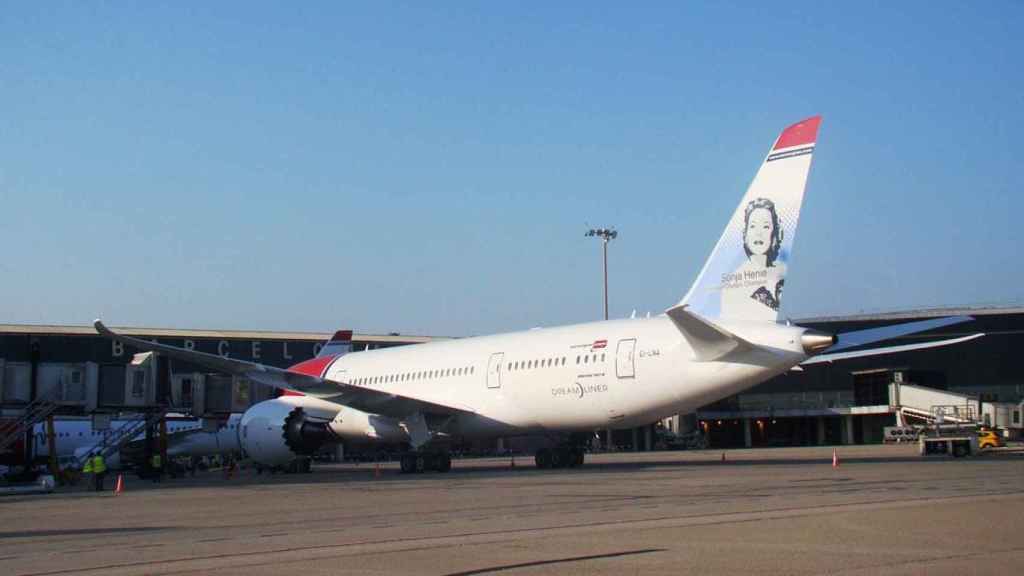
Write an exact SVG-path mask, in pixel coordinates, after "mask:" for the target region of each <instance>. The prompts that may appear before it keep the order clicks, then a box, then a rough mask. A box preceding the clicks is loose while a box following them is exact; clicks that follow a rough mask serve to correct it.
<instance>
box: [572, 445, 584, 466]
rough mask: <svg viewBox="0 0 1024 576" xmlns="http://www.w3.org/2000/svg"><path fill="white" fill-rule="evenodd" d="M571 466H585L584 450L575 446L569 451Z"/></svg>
mask: <svg viewBox="0 0 1024 576" xmlns="http://www.w3.org/2000/svg"><path fill="white" fill-rule="evenodd" d="M569 466H570V467H572V468H578V467H580V466H583V450H581V449H579V448H574V449H573V450H572V451H571V452H570V453H569Z"/></svg>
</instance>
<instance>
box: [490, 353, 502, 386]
mask: <svg viewBox="0 0 1024 576" xmlns="http://www.w3.org/2000/svg"><path fill="white" fill-rule="evenodd" d="M504 358H505V353H504V352H498V353H495V354H491V360H490V362H488V363H487V387H488V388H501V363H502V361H503V360H504Z"/></svg>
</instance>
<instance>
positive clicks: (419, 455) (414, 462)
mask: <svg viewBox="0 0 1024 576" xmlns="http://www.w3.org/2000/svg"><path fill="white" fill-rule="evenodd" d="M401 464H402V474H419V473H421V472H426V471H428V470H433V471H436V472H448V471H449V470H451V469H452V457H451V455H449V454H448V453H447V452H413V453H410V454H403V455H402V460H401Z"/></svg>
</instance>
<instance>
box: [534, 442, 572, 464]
mask: <svg viewBox="0 0 1024 576" xmlns="http://www.w3.org/2000/svg"><path fill="white" fill-rule="evenodd" d="M534 461H535V462H536V463H537V468H540V469H541V470H546V469H548V468H576V467H578V466H583V448H581V447H579V446H558V447H556V448H541V449H540V450H538V451H537V454H536V456H534Z"/></svg>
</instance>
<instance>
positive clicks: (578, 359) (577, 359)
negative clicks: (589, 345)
mask: <svg viewBox="0 0 1024 576" xmlns="http://www.w3.org/2000/svg"><path fill="white" fill-rule="evenodd" d="M576 363H577V364H579V363H580V357H579V356H577V357H576Z"/></svg>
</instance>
